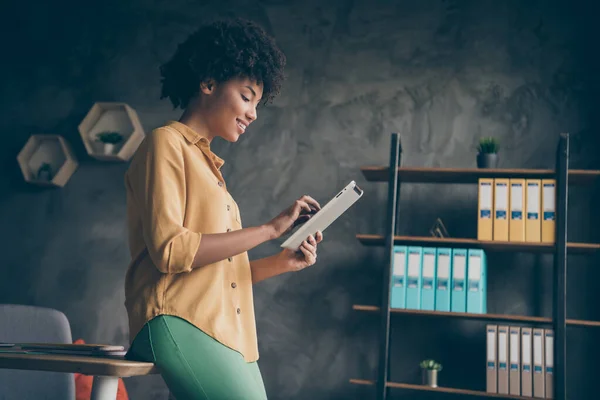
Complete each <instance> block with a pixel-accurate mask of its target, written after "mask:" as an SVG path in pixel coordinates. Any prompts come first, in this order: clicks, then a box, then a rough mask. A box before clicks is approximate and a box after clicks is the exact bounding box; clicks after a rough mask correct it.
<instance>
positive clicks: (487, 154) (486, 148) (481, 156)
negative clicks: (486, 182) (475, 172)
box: [477, 136, 499, 168]
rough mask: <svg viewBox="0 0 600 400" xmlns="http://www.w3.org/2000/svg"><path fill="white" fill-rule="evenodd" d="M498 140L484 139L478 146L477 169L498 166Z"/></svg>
mask: <svg viewBox="0 0 600 400" xmlns="http://www.w3.org/2000/svg"><path fill="white" fill-rule="evenodd" d="M498 148H499V146H498V140H497V139H496V138H493V137H491V136H490V137H484V138H481V139H480V140H479V145H478V146H477V151H478V153H477V167H478V168H496V166H497V165H498Z"/></svg>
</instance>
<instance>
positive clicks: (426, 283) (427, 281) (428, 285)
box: [423, 278, 433, 289]
mask: <svg viewBox="0 0 600 400" xmlns="http://www.w3.org/2000/svg"><path fill="white" fill-rule="evenodd" d="M423 289H433V278H423Z"/></svg>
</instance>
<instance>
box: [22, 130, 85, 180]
mask: <svg viewBox="0 0 600 400" xmlns="http://www.w3.org/2000/svg"><path fill="white" fill-rule="evenodd" d="M17 162H18V163H19V168H20V169H21V173H22V174H23V179H24V180H25V182H27V183H30V184H33V185H38V186H43V187H59V188H62V187H64V186H65V185H66V184H67V182H68V181H69V179H71V176H72V175H73V174H74V173H75V171H77V168H78V167H79V162H78V161H77V157H76V156H75V153H74V152H73V149H72V148H71V145H70V144H69V142H68V141H67V140H66V139H65V138H64V137H62V136H61V135H54V134H33V135H31V136H29V139H28V140H27V142H26V143H25V145H24V146H23V148H22V149H21V151H20V152H19V154H18V155H17Z"/></svg>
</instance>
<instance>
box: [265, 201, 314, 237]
mask: <svg viewBox="0 0 600 400" xmlns="http://www.w3.org/2000/svg"><path fill="white" fill-rule="evenodd" d="M320 209H321V206H320V205H319V203H318V202H317V201H316V200H315V199H313V198H312V197H310V196H307V195H304V196H302V197H300V198H299V199H298V200H296V201H295V202H294V204H292V205H291V206H290V207H288V208H286V209H285V210H283V211H282V212H281V213H280V214H279V215H278V216H276V217H275V218H273V219H272V220H271V221H269V223H267V226H268V227H269V228H270V229H271V232H272V238H273V239H277V238H279V237H280V236H282V235H284V234H286V233H288V232H289V231H291V230H292V229H293V228H294V227H295V226H296V225H297V224H298V223H303V222H306V221H308V220H309V219H310V217H311V216H312V215H313V214H314V213H316V212H317V211H319V210H320Z"/></svg>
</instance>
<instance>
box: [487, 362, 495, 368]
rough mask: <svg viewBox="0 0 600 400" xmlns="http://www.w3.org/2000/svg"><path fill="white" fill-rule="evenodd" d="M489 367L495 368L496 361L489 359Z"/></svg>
mask: <svg viewBox="0 0 600 400" xmlns="http://www.w3.org/2000/svg"><path fill="white" fill-rule="evenodd" d="M487 367H488V369H494V368H496V363H495V362H493V361H488V362H487Z"/></svg>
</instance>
